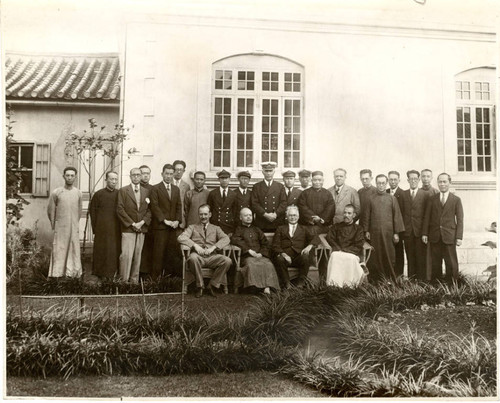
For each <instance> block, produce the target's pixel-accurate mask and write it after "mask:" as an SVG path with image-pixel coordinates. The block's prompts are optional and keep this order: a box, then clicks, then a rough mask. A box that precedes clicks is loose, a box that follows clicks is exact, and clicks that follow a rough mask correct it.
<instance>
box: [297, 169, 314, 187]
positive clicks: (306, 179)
mask: <svg viewBox="0 0 500 403" xmlns="http://www.w3.org/2000/svg"><path fill="white" fill-rule="evenodd" d="M299 182H300V187H299V190H302V191H304V190H306V189H309V188H310V187H311V186H312V185H311V171H308V170H307V169H302V170H301V171H299Z"/></svg>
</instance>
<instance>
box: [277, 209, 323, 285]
mask: <svg viewBox="0 0 500 403" xmlns="http://www.w3.org/2000/svg"><path fill="white" fill-rule="evenodd" d="M286 221H287V224H285V225H281V226H280V227H278V229H277V230H276V233H275V234H274V237H273V253H274V257H273V261H274V265H275V267H276V272H277V273H278V278H279V282H280V286H281V287H282V288H285V289H287V288H290V276H289V274H288V267H290V266H293V267H297V268H298V269H299V277H298V278H297V280H296V282H295V285H296V286H297V287H303V286H304V284H305V280H306V278H307V274H308V273H309V266H310V264H311V260H312V259H311V258H310V256H309V253H310V252H311V249H312V248H313V247H315V246H317V245H318V244H319V239H318V237H317V236H315V235H314V233H313V232H312V231H310V227H307V226H305V225H300V224H298V222H299V209H298V208H297V207H296V206H288V207H287V209H286Z"/></svg>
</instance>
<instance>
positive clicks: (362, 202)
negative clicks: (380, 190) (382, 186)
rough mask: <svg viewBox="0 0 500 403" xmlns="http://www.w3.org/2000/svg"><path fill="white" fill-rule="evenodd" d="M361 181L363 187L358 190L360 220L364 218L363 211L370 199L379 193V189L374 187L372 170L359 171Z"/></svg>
mask: <svg viewBox="0 0 500 403" xmlns="http://www.w3.org/2000/svg"><path fill="white" fill-rule="evenodd" d="M359 180H360V181H361V184H362V185H363V187H361V189H359V190H358V195H359V212H358V214H359V217H358V218H359V219H361V217H362V216H363V210H364V208H365V206H366V204H367V203H368V200H369V199H370V197H372V196H373V195H374V194H375V193H377V188H376V187H375V186H373V185H372V180H373V177H372V171H371V170H370V169H362V170H361V171H359Z"/></svg>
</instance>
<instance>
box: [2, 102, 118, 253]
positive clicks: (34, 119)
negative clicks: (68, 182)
mask: <svg viewBox="0 0 500 403" xmlns="http://www.w3.org/2000/svg"><path fill="white" fill-rule="evenodd" d="M12 111H13V113H14V115H13V118H12V120H14V121H15V123H14V124H13V129H12V131H13V133H14V140H15V141H17V142H43V143H50V145H51V163H50V191H52V190H54V189H55V188H57V187H60V186H63V185H64V180H63V177H62V175H63V170H64V168H65V167H66V166H67V165H69V162H68V161H67V160H66V158H65V153H64V148H65V136H66V134H67V133H71V132H73V131H75V132H77V133H78V132H80V131H82V130H84V129H87V130H88V128H89V122H88V119H89V118H95V119H96V122H97V123H98V124H99V125H100V126H101V125H106V126H107V127H108V128H110V130H111V129H112V128H113V127H114V125H115V124H117V123H118V122H119V113H118V108H113V109H110V108H107V109H102V108H98V107H93V108H91V107H78V108H74V107H62V106H61V107H45V106H28V105H13V106H12ZM79 174H80V176H82V172H80V173H79ZM77 186H78V187H82V186H83V184H82V186H81V185H80V184H78V185H77ZM25 198H26V200H27V201H29V203H30V204H29V205H28V206H26V207H25V208H24V211H23V217H22V219H21V221H20V224H21V225H23V226H26V227H33V226H34V225H35V222H36V225H37V228H38V239H39V240H40V242H41V243H42V244H44V245H50V244H51V243H52V236H53V235H52V230H51V228H50V222H49V219H48V218H47V205H48V197H36V198H35V197H33V196H31V195H26V196H25ZM84 204H85V206H86V204H87V202H85V203H84ZM82 218H83V217H82ZM80 224H81V225H80V226H81V228H82V231H81V233H82V234H83V226H84V220H83V219H82V220H80Z"/></svg>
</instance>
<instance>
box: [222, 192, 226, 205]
mask: <svg viewBox="0 0 500 403" xmlns="http://www.w3.org/2000/svg"><path fill="white" fill-rule="evenodd" d="M225 201H226V189H223V190H222V202H223V203H224V202H225Z"/></svg>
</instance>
